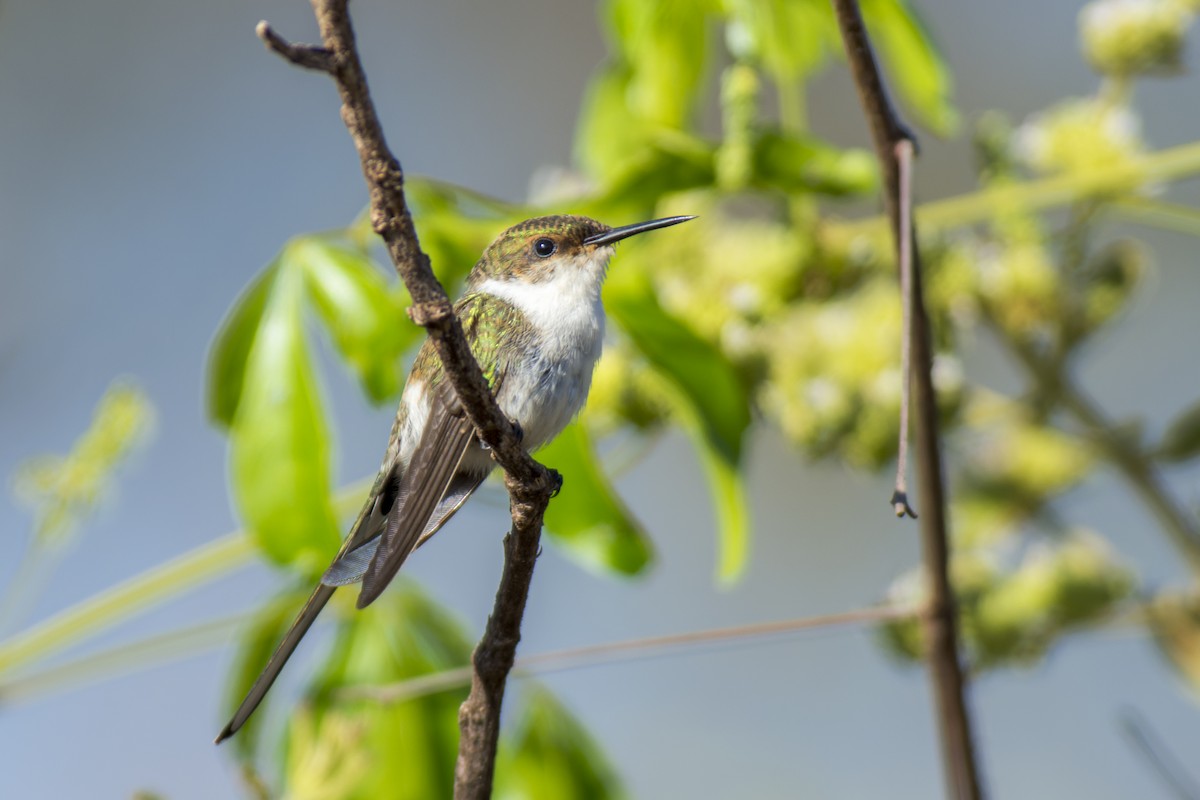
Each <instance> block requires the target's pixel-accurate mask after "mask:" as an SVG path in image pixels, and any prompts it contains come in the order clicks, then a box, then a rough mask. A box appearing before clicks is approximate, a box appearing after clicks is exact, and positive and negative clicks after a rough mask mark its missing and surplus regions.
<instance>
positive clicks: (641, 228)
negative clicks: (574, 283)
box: [583, 215, 696, 245]
mask: <svg viewBox="0 0 1200 800" xmlns="http://www.w3.org/2000/svg"><path fill="white" fill-rule="evenodd" d="M695 218H696V217H695V215H691V216H683V217H663V218H662V219H652V220H650V221H649V222H637V223H634V224H633V225H622V226H621V227H620V228H613V229H612V230H611V231H606V232H604V233H597V234H596V235H595V236H589V237H588V238H586V239H584V240H583V243H584V244H590V245H601V244H612V243H614V242H619V241H621V240H622V239H627V238H629V237H630V236H634V235H636V234H639V233H645V232H646V231H656V230H658V229H659V228H669V227H671V226H672V225H678V224H679V223H681V222H687V221H688V220H689V219H695Z"/></svg>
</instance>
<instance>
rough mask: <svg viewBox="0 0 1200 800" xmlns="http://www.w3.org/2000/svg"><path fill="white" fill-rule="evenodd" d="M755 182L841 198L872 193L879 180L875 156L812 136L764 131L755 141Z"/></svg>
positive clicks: (790, 190)
mask: <svg viewBox="0 0 1200 800" xmlns="http://www.w3.org/2000/svg"><path fill="white" fill-rule="evenodd" d="M754 172H755V182H756V183H758V184H759V185H761V186H767V187H773V188H778V189H782V190H783V191H785V192H819V193H821V194H828V195H833V196H835V197H842V196H846V195H861V194H869V193H871V192H873V191H874V190H875V187H876V186H877V185H878V182H879V170H878V168H877V167H876V164H875V157H874V156H873V155H871V154H870V153H868V152H867V151H865V150H841V149H839V148H836V147H833V146H831V145H829V144H827V143H825V142H823V141H821V140H820V139H817V138H816V137H813V136H804V135H797V134H790V133H784V132H782V131H764V132H762V133H761V134H760V135H759V137H758V140H757V141H756V142H755V148H754Z"/></svg>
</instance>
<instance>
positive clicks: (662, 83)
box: [575, 0, 711, 182]
mask: <svg viewBox="0 0 1200 800" xmlns="http://www.w3.org/2000/svg"><path fill="white" fill-rule="evenodd" d="M709 5H711V4H710V3H697V2H695V0H609V2H608V3H606V5H605V9H604V12H603V14H604V16H605V18H606V20H607V23H608V38H609V40H610V42H611V44H612V48H613V51H614V54H615V55H614V57H613V58H612V59H610V61H609V62H608V63H607V64H606V65H605V66H604V67H602V68H601V69H600V70H599V71H597V73H596V74H595V76H594V77H593V78H592V81H591V85H590V86H589V88H588V91H587V95H586V97H585V98H584V102H583V107H582V108H581V110H580V114H579V126H578V129H577V131H576V135H575V154H576V157H577V158H578V160H579V162H580V163H581V164H582V165H583V168H584V169H585V170H586V171H587V173H588V174H589V175H591V176H592V177H593V178H597V179H600V180H603V181H605V182H609V181H612V180H614V179H616V178H617V177H618V176H620V175H628V174H629V171H628V168H627V165H628V163H629V161H630V159H643V158H645V157H646V153H645V152H644V151H645V150H646V149H647V148H649V147H653V145H654V142H655V141H656V139H658V138H659V137H660V136H661V135H662V134H664V133H671V132H681V131H683V130H685V129H686V127H687V124H688V123H689V122H690V119H691V117H692V113H693V102H694V99H695V97H696V96H697V94H698V92H697V90H698V88H699V85H700V82H701V81H702V80H703V78H704V72H705V65H706V62H707V60H708V52H709V36H708V30H707V29H708V22H707V13H706V12H707V11H708V6H709Z"/></svg>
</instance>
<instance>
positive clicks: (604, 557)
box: [537, 420, 654, 575]
mask: <svg viewBox="0 0 1200 800" xmlns="http://www.w3.org/2000/svg"><path fill="white" fill-rule="evenodd" d="M537 457H538V459H539V460H540V461H543V462H544V463H546V464H549V465H550V466H552V467H554V468H555V469H557V470H558V471H559V472H561V473H562V474H563V488H562V491H561V492H559V494H558V496H557V497H555V498H554V501H553V502H552V503H550V505H549V507H548V508H547V509H546V520H545V522H546V530H547V532H548V533H549V534H550V535H551V536H552V537H553V538H554V541H555V542H556V543H557V544H559V545H561V546H562V547H563V549H564V550H566V552H567V553H568V554H569V555H570V556H571V557H572V558H574V559H576V560H578V561H580V562H581V563H583V564H584V566H587V567H589V568H592V569H596V570H606V571H614V572H619V573H622V574H624V575H636V574H637V573H639V572H641V571H642V570H643V569H645V568H646V565H647V564H649V563H650V560H651V559H652V558H653V555H654V553H653V550H652V548H651V544H650V540H649V539H648V538H647V537H646V534H645V532H644V531H643V530H642V528H641V526H640V525H639V524H638V522H637V520H635V519H634V518H633V516H632V515H631V514H630V513H629V509H627V508H626V507H625V505H624V503H622V502H621V500H620V498H618V497H617V495H616V492H615V491H614V490H613V488H612V485H611V484H610V483H609V481H608V478H607V477H606V476H605V475H604V473H603V471H602V470H601V469H600V465H599V464H598V463H597V461H596V454H595V452H594V451H593V450H592V443H591V440H590V438H589V436H588V433H587V430H586V429H585V428H584V425H583V423H582V422H580V421H578V420H577V421H576V422H574V423H572V424H571V425H568V426H567V428H566V430H564V431H563V432H562V433H561V434H559V436H558V438H557V439H555V440H554V442H552V443H551V444H549V445H547V446H546V447H544V448H542V449H541V450H540V451H539V452H538V455H537Z"/></svg>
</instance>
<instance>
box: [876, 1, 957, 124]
mask: <svg viewBox="0 0 1200 800" xmlns="http://www.w3.org/2000/svg"><path fill="white" fill-rule="evenodd" d="M862 12H863V19H865V20H866V22H867V26H868V27H869V28H870V31H871V35H872V37H874V39H875V41H876V42H877V43H878V46H879V49H880V51H881V53H882V55H883V59H884V61H885V62H886V72H887V78H888V79H889V81H891V82H894V85H895V86H896V88H897V89H898V90H899V92H900V94H901V95H902V96H903V97H904V100H905V101H906V102H907V103H908V105H909V106H910V107H911V108H912V110H913V112H914V113H915V114H916V115H917V117H918V118H919V119H920V120H921V122H922V123H923V124H924V125H925V126H926V127H928V128H929V129H930V130H932V131H933V132H934V133H936V134H937V135H939V136H943V137H945V136H950V135H952V134H953V133H954V131H955V130H956V129H957V128H958V112H957V111H956V110H955V109H954V105H953V104H952V102H951V95H952V94H953V92H954V80H953V78H952V77H951V75H950V70H949V69H947V67H946V64H945V62H944V61H942V57H941V55H940V54H939V53H938V52H937V49H936V48H935V47H934V45H933V42H932V41H931V40H930V38H929V34H928V33H927V32H926V31H925V28H924V26H923V25H922V24H921V22H920V20H919V19H918V18H917V15H916V12H914V11H913V9H911V8H910V7H909V5H908V3H907V2H904V0H863V3H862Z"/></svg>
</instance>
